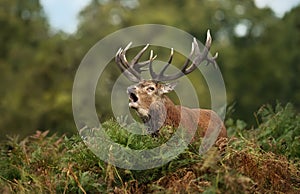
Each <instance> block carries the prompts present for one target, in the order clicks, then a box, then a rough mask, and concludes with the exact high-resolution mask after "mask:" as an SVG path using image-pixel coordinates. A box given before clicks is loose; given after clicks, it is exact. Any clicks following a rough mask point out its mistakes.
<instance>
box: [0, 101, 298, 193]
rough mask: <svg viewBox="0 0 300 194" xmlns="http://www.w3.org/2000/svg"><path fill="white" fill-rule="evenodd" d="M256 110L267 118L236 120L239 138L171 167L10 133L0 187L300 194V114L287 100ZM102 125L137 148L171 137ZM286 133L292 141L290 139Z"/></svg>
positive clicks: (76, 141)
mask: <svg viewBox="0 0 300 194" xmlns="http://www.w3.org/2000/svg"><path fill="white" fill-rule="evenodd" d="M257 115H258V120H259V121H260V122H261V123H260V124H259V126H258V127H257V129H251V130H246V129H245V128H243V127H245V126H246V125H245V123H243V122H242V121H233V120H230V119H229V120H228V121H227V122H226V123H227V125H228V129H230V131H231V133H232V134H233V135H231V137H230V138H228V139H227V138H225V139H221V140H220V141H218V142H217V145H216V146H214V147H212V148H211V149H210V150H209V151H208V152H207V153H206V154H204V155H199V153H198V146H199V145H196V144H195V145H194V144H193V145H189V147H188V149H186V150H185V151H184V152H183V153H181V154H180V155H179V156H177V158H176V159H174V160H172V161H170V162H168V163H167V164H165V165H163V166H161V167H157V168H153V169H148V170H140V171H138V170H126V169H121V168H117V167H115V166H112V165H111V164H106V163H104V162H103V161H101V160H99V159H98V158H97V157H96V156H95V155H94V154H93V153H92V152H91V151H90V150H89V149H88V148H87V147H86V145H85V144H84V141H83V140H82V139H81V138H80V137H79V136H78V135H75V136H73V137H71V138H68V137H66V136H57V135H52V136H49V135H48V134H47V133H48V131H46V132H39V131H38V132H36V134H34V135H32V136H29V137H27V138H25V139H23V140H21V141H20V140H18V139H17V138H10V139H9V140H8V141H7V142H5V143H3V144H2V145H1V147H0V153H1V155H0V168H1V171H0V188H1V189H0V192H1V193H11V192H16V193H19V192H22V193H31V192H36V193H111V192H114V193H185V192H189V193H199V192H203V193H278V192H282V193H299V192H300V178H299V177H300V161H299V153H298V152H294V150H297V148H298V147H297V146H298V144H297V143H295V142H296V141H297V139H298V138H299V134H298V129H299V128H297V127H299V125H298V123H299V114H297V113H296V112H295V110H294V109H293V108H292V106H291V105H290V104H287V105H286V106H284V107H283V106H281V105H277V106H276V107H275V109H272V108H271V107H270V106H264V107H262V108H261V109H260V110H259V111H258V114H257ZM103 126H104V127H105V131H106V133H107V134H108V135H109V136H110V137H111V138H112V139H113V140H114V141H116V142H118V143H120V144H122V145H123V146H129V147H131V148H136V149H139V148H141V149H145V148H147V147H148V148H149V147H153V146H154V147H155V146H158V145H159V144H160V143H162V142H164V141H165V140H166V137H165V136H164V137H162V136H159V137H157V138H153V137H150V136H144V137H143V138H144V139H141V138H140V137H139V135H135V134H131V133H129V132H127V131H126V130H124V129H123V128H122V127H121V126H120V125H119V124H118V123H117V122H116V121H112V120H111V121H108V122H107V123H105V124H104V125H103ZM278 130H279V131H280V133H279V132H278ZM291 131H292V132H291ZM267 137H268V138H267ZM286 137H293V139H288V141H286V143H285V144H283V143H282V139H284V138H286ZM270 139H271V140H272V142H271V143H270V141H269V140H270ZM141 142H144V143H141ZM265 145H269V146H265Z"/></svg>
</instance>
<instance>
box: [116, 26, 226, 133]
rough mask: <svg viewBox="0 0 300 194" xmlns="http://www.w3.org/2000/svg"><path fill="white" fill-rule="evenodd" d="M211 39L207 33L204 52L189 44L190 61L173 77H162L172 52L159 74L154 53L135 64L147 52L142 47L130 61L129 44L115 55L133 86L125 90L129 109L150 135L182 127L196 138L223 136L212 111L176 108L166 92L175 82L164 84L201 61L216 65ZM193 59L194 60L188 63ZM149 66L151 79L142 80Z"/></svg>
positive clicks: (219, 121)
mask: <svg viewBox="0 0 300 194" xmlns="http://www.w3.org/2000/svg"><path fill="white" fill-rule="evenodd" d="M211 41H212V39H211V36H210V33H209V31H208V33H207V40H206V44H205V47H204V51H203V52H202V53H201V52H200V50H199V47H198V44H197V41H196V39H194V41H193V43H192V50H191V53H190V56H189V58H188V59H187V60H186V62H185V64H184V65H183V67H182V69H181V71H180V72H178V73H177V74H173V75H164V72H165V71H166V69H167V67H168V66H169V65H170V64H171V62H172V58H173V49H172V50H171V55H170V59H169V61H168V63H167V64H166V65H165V66H164V67H163V68H162V70H161V72H160V73H159V74H156V73H155V72H154V71H153V68H152V62H153V60H154V59H155V58H156V56H153V52H152V51H151V52H150V58H149V60H148V61H144V62H138V60H139V59H140V58H141V56H142V55H143V53H144V52H145V51H146V49H147V47H148V46H149V45H147V46H146V47H144V48H143V49H142V50H141V51H140V52H139V53H138V54H137V55H136V56H135V57H134V58H133V60H132V61H131V62H128V61H127V59H126V56H125V54H126V51H127V50H128V49H129V47H130V45H131V43H130V44H128V45H127V46H126V47H125V48H124V49H122V48H120V49H119V51H118V52H117V55H116V63H117V64H118V66H119V67H120V69H121V71H122V72H123V73H124V75H125V76H126V77H127V78H128V79H130V80H131V81H133V82H137V84H136V85H133V86H130V87H128V89H127V93H128V96H129V100H130V102H129V107H131V108H133V109H135V110H136V111H137V113H138V115H139V117H140V118H141V119H142V120H143V122H144V123H145V124H146V126H147V127H148V132H149V133H154V134H155V133H157V132H159V129H160V128H162V127H164V126H172V127H175V128H177V127H179V126H181V127H183V128H186V129H187V130H189V131H191V132H194V131H195V130H196V129H197V131H196V136H194V137H203V136H204V135H205V134H211V133H213V132H215V131H217V132H219V133H218V134H219V135H218V137H226V136H227V134H226V129H225V127H224V124H223V122H222V120H221V119H220V118H219V116H218V115H217V114H216V113H215V112H213V111H212V110H207V109H190V108H187V107H184V106H179V105H175V104H174V103H173V102H172V101H171V100H170V99H169V98H168V97H167V96H166V93H169V92H170V91H172V90H173V89H174V87H175V85H176V84H175V83H174V82H173V83H165V82H166V81H170V80H176V79H178V78H180V77H182V76H184V75H187V74H189V73H191V72H192V71H194V70H195V69H196V68H197V66H198V65H200V64H201V63H202V62H203V61H206V62H207V64H210V63H213V64H215V59H216V58H217V54H216V55H215V56H214V57H212V58H209V57H208V52H209V49H210V46H211ZM192 56H194V59H193V60H192V61H191V58H192ZM190 63H191V64H190ZM145 66H149V71H150V75H151V77H152V79H151V80H143V79H142V78H141V72H142V71H144V69H142V68H143V67H145Z"/></svg>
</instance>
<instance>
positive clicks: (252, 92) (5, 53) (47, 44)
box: [0, 0, 300, 139]
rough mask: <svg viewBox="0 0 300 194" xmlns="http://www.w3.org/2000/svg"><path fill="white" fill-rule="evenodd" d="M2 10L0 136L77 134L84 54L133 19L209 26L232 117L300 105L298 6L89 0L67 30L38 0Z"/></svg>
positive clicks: (105, 98) (214, 0) (192, 28)
mask: <svg viewBox="0 0 300 194" xmlns="http://www.w3.org/2000/svg"><path fill="white" fill-rule="evenodd" d="M70 3H71V2H70ZM66 9H67V7H66ZM0 10H1V11H0V45H1V46H0V77H1V79H0V80H1V81H0V99H1V101H0V115H1V116H0V139H4V138H5V136H6V135H16V134H18V135H20V136H25V135H28V134H31V133H32V132H33V131H35V130H48V129H49V130H50V131H51V132H53V133H54V132H55V133H59V134H62V133H67V134H71V133H76V128H75V124H74V121H73V115H72V106H71V105H72V84H73V79H74V76H75V73H76V70H77V68H78V66H79V64H80V62H81V60H82V58H83V57H84V55H85V54H86V53H87V51H88V50H89V49H90V48H91V47H92V46H93V45H94V44H95V43H96V42H97V41H98V40H100V39H101V38H103V37H105V36H106V35H108V34H109V33H112V32H114V31H116V30H118V29H121V28H124V27H127V26H132V25H137V24H147V23H156V24H164V25H170V26H174V27H177V28H179V29H182V30H185V31H187V32H189V33H191V34H192V35H193V36H195V37H197V38H198V39H199V40H202V41H203V40H204V39H205V38H204V37H205V35H206V30H207V29H211V33H212V37H213V39H214V42H213V46H212V53H215V52H216V51H218V52H219V58H218V60H217V62H218V65H219V67H220V69H221V71H222V73H223V77H224V80H225V84H226V89H227V97H228V104H234V109H235V112H233V113H232V115H230V116H232V117H234V118H239V119H242V120H245V121H246V122H247V123H248V124H249V127H251V125H255V115H254V114H253V113H254V112H255V111H257V110H258V108H259V107H260V106H261V105H263V104H266V103H270V104H275V103H276V101H279V102H282V103H286V102H292V103H293V104H294V106H295V107H296V109H297V110H298V111H299V109H300V81H299V76H300V20H299V18H300V6H297V7H294V8H293V9H292V10H290V11H289V12H287V13H286V14H285V15H284V16H283V17H277V16H276V14H274V12H273V11H272V10H271V9H269V8H257V7H256V5H255V3H254V1H253V0H205V1H204V0H190V1H183V0H174V1H169V0H168V1H167V0H161V1H150V0H144V1H142V0H140V1H137V0H136V1H132V0H92V1H90V3H89V4H88V5H87V6H86V7H84V8H83V9H82V10H81V12H80V14H79V15H78V19H79V25H78V29H77V31H76V32H74V33H72V34H67V33H65V32H63V31H56V30H53V29H52V28H51V27H50V25H49V20H48V17H47V15H46V14H45V11H44V9H43V7H42V4H41V2H40V1H39V0H30V1H24V0H0ZM132 41H134V40H132ZM163 55H165V57H164V56H163V57H162V58H165V59H166V58H167V55H168V52H165V53H164V54H163ZM175 63H176V65H178V66H180V63H179V62H175ZM108 71H111V72H110V73H111V74H109V73H108V75H110V76H107V77H106V79H105V84H103V86H102V91H100V92H98V95H97V96H96V97H97V102H98V103H97V112H98V114H99V117H100V118H101V119H104V120H105V119H108V118H110V117H112V115H111V110H110V107H109V106H101V104H102V103H104V104H109V103H110V96H109V95H107V91H110V88H111V87H112V85H113V83H114V81H115V79H116V78H117V77H118V76H119V75H120V73H119V72H118V71H116V68H112V69H108ZM190 79H191V80H192V81H193V79H197V78H196V76H195V75H191V76H190ZM103 87H105V88H107V91H103ZM205 92H206V91H205ZM202 93H203V91H199V95H200V96H201V95H202ZM206 95H207V94H206ZM204 99H206V98H204ZM99 102H101V103H99ZM203 104H204V106H209V100H204V102H203Z"/></svg>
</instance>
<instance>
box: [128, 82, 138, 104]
mask: <svg viewBox="0 0 300 194" xmlns="http://www.w3.org/2000/svg"><path fill="white" fill-rule="evenodd" d="M127 94H128V97H129V100H130V102H129V107H130V108H135V109H137V108H138V103H137V101H138V100H139V98H138V97H137V95H136V88H135V86H129V87H128V88H127Z"/></svg>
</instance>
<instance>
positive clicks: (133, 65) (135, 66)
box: [116, 30, 218, 82]
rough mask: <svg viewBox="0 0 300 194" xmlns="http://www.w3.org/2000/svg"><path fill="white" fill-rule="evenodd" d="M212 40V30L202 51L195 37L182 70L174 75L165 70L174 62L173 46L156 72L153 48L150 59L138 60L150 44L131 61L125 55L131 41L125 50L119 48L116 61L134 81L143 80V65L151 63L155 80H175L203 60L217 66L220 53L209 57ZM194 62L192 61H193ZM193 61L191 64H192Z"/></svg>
mask: <svg viewBox="0 0 300 194" xmlns="http://www.w3.org/2000/svg"><path fill="white" fill-rule="evenodd" d="M211 42H212V38H211V35H210V31H209V30H208V31H207V37H206V43H205V47H204V50H203V52H202V53H201V52H200V49H199V46H198V43H197V40H196V38H194V39H193V42H192V49H191V52H190V54H189V57H188V58H187V59H186V61H185V63H184V65H183V67H182V68H181V70H180V72H178V73H176V74H173V75H164V73H165V71H166V70H167V68H168V67H169V65H170V64H171V62H172V59H173V54H174V50H173V48H172V49H171V54H170V58H169V61H168V63H167V64H166V65H165V66H164V67H163V68H162V70H161V71H160V72H159V73H158V74H156V73H155V72H154V71H153V67H152V62H153V60H154V59H155V58H156V55H155V56H153V51H152V50H151V52H150V57H149V60H147V61H143V62H138V60H139V59H140V58H141V56H142V55H143V53H144V52H145V51H146V49H147V48H148V46H149V44H147V45H146V46H145V47H144V48H143V49H142V50H141V51H140V52H139V53H138V54H137V55H136V56H135V57H134V58H133V59H132V61H131V62H130V63H128V62H127V59H126V57H125V54H126V51H127V50H128V49H129V47H130V46H131V43H129V44H128V45H127V46H126V47H125V49H124V50H123V49H122V48H120V49H119V51H118V52H117V54H116V63H117V64H118V66H119V67H120V69H121V71H122V72H123V73H124V75H125V76H126V77H127V78H128V79H130V80H131V81H133V82H139V81H141V80H142V78H141V72H142V71H145V70H146V69H142V68H143V67H145V66H147V65H149V71H150V75H151V77H152V79H153V80H156V81H170V80H175V79H178V78H180V77H182V76H184V75H187V74H189V73H191V72H193V71H194V70H195V69H196V68H197V67H198V66H199V65H200V64H201V63H202V62H204V61H206V62H207V64H206V65H209V64H211V63H212V64H214V65H215V66H216V61H215V59H216V58H217V57H218V53H216V54H215V56H213V57H209V56H208V54H209V50H210V47H211ZM193 56H194V60H192V61H191V58H192V57H193ZM191 62H192V63H191ZM190 63H191V64H190Z"/></svg>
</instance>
